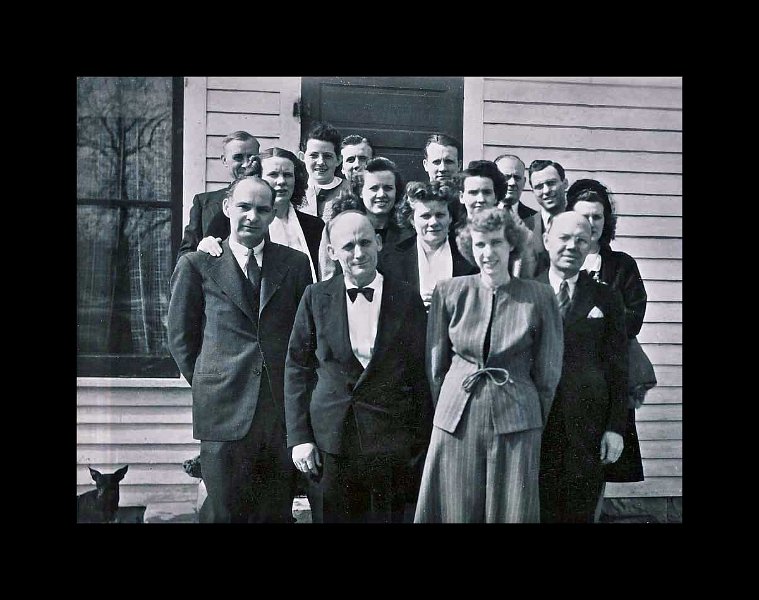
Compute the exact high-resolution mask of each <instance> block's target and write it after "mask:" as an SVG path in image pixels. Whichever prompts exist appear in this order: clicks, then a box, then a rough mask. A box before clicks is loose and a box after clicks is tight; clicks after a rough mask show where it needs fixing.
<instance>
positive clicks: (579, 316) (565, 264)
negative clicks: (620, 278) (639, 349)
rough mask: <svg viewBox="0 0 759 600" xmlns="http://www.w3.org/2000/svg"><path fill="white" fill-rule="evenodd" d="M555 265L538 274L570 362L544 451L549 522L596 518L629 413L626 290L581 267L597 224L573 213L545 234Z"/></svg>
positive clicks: (543, 500)
mask: <svg viewBox="0 0 759 600" xmlns="http://www.w3.org/2000/svg"><path fill="white" fill-rule="evenodd" d="M544 243H545V246H546V249H547V250H548V253H549V256H550V260H551V265H550V267H549V270H548V271H547V272H544V273H542V274H541V275H540V276H538V277H537V280H538V281H543V282H544V283H548V284H549V285H551V287H552V288H553V289H554V292H555V293H556V295H557V299H558V301H559V309H560V311H561V312H562V316H563V319H564V359H563V366H562V370H561V380H560V381H559V386H558V388H557V390H556V396H555V399H554V403H553V406H552V407H551V411H550V413H549V415H548V422H547V424H546V427H545V429H544V430H543V440H542V447H541V456H540V478H539V485H540V514H541V522H543V523H592V522H593V518H594V513H595V508H596V504H597V502H598V497H599V494H600V493H601V489H602V486H603V482H604V472H603V467H604V465H607V464H611V463H614V462H616V461H617V460H618V459H619V457H620V455H621V454H622V448H623V441H622V435H623V434H624V431H625V426H626V418H627V372H628V367H627V360H628V359H627V346H628V342H627V335H626V331H625V309H624V306H623V304H622V297H621V295H620V293H619V292H618V291H617V290H615V289H612V288H611V287H609V286H608V285H605V284H603V283H601V282H597V281H594V280H593V279H592V278H591V277H590V276H589V275H588V273H587V272H585V271H581V270H580V268H581V267H582V264H583V262H584V260H585V257H586V256H587V254H588V250H589V248H590V225H589V224H588V221H587V220H586V219H585V218H583V217H582V216H581V215H580V214H578V213H576V212H574V211H569V212H565V213H561V214H559V215H557V216H555V217H554V218H553V219H552V220H551V223H550V225H549V229H548V232H547V233H546V234H545V236H544Z"/></svg>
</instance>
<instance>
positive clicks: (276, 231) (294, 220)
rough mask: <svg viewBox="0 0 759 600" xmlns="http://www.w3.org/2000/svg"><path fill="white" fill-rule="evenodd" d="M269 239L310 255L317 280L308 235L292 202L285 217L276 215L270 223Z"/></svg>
mask: <svg viewBox="0 0 759 600" xmlns="http://www.w3.org/2000/svg"><path fill="white" fill-rule="evenodd" d="M269 239H271V241H272V242H275V243H277V244H282V245H283V246H287V247H288V248H292V249H293V250H299V251H300V252H303V254H305V255H306V256H308V264H309V266H310V267H311V278H312V281H314V282H315V281H316V269H314V262H313V261H312V260H311V254H309V252H308V244H306V236H305V235H304V234H303V228H302V227H301V226H300V221H298V215H296V214H295V208H294V207H293V205H292V204H290V203H288V204H287V212H286V213H285V216H284V218H282V219H280V218H279V217H274V220H273V221H272V222H271V225H269Z"/></svg>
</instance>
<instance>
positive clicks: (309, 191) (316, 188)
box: [298, 177, 343, 217]
mask: <svg viewBox="0 0 759 600" xmlns="http://www.w3.org/2000/svg"><path fill="white" fill-rule="evenodd" d="M342 182H343V179H342V177H335V178H334V179H333V180H332V181H330V182H329V183H325V184H324V185H321V184H319V183H316V182H315V181H314V180H313V179H311V177H309V178H308V186H307V187H306V203H305V204H304V205H303V206H301V207H300V208H299V209H298V210H299V211H301V212H304V213H307V214H309V215H314V216H315V217H318V216H319V213H318V206H317V202H316V195H317V194H318V193H319V192H320V191H321V190H333V189H335V188H336V187H337V186H338V185H340V184H341V183H342Z"/></svg>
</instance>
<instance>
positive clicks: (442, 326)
mask: <svg viewBox="0 0 759 600" xmlns="http://www.w3.org/2000/svg"><path fill="white" fill-rule="evenodd" d="M427 318H428V320H427V353H426V370H427V379H428V380H429V384H430V392H431V395H432V405H433V406H437V399H438V396H439V395H440V388H441V387H443V380H444V379H445V375H446V373H448V369H449V368H450V367H451V352H452V351H451V339H450V338H449V337H448V326H449V324H450V322H451V316H450V314H448V309H447V307H446V302H445V293H444V291H443V290H441V286H440V285H436V286H435V290H434V291H433V292H432V303H431V304H430V312H429V315H428V317H427Z"/></svg>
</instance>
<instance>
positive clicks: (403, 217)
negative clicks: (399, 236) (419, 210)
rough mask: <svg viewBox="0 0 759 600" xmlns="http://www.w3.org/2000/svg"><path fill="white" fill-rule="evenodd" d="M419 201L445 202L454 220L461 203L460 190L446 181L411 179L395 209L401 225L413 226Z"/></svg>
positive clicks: (397, 221)
mask: <svg viewBox="0 0 759 600" xmlns="http://www.w3.org/2000/svg"><path fill="white" fill-rule="evenodd" d="M417 202H445V204H446V205H447V207H448V214H449V215H450V216H451V221H453V220H454V218H455V217H456V216H457V213H456V207H457V206H458V204H459V196H458V190H457V189H456V187H454V186H453V185H451V184H450V183H449V182H445V181H443V182H440V181H431V182H429V181H409V182H408V183H407V184H406V193H405V194H404V195H403V199H402V200H401V201H400V202H398V203H397V209H396V211H395V220H396V223H398V225H399V226H400V227H405V228H409V229H410V228H413V226H414V223H413V215H414V205H415V204H416V203H417Z"/></svg>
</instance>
